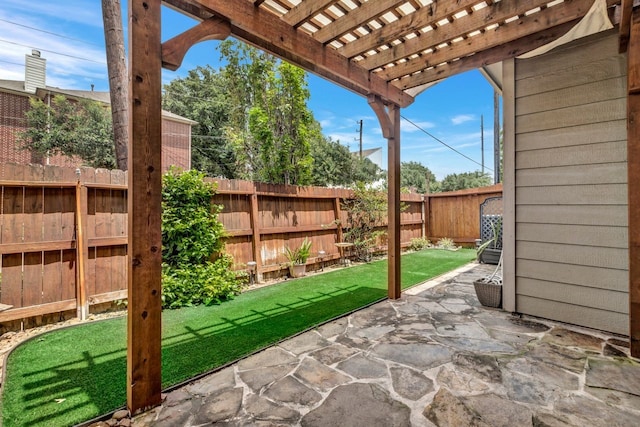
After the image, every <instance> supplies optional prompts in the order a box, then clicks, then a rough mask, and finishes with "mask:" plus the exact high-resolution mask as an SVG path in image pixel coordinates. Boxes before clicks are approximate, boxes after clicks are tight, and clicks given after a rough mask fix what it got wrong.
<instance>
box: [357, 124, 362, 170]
mask: <svg viewBox="0 0 640 427" xmlns="http://www.w3.org/2000/svg"><path fill="white" fill-rule="evenodd" d="M358 123H359V124H360V160H362V119H360V121H359V122H358Z"/></svg>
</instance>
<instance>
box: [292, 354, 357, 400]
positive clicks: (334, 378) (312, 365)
mask: <svg viewBox="0 0 640 427" xmlns="http://www.w3.org/2000/svg"><path fill="white" fill-rule="evenodd" d="M294 375H295V376H296V377H297V378H298V379H301V380H302V381H303V382H305V383H306V384H307V385H310V386H311V387H313V388H315V389H317V390H320V391H323V392H324V391H329V390H331V389H332V388H335V387H336V386H339V385H341V384H344V383H346V382H348V381H349V380H350V378H349V377H347V376H346V375H344V374H341V373H340V372H338V371H336V370H335V369H331V368H329V367H327V366H325V365H323V364H322V363H320V362H318V361H317V360H315V359H312V358H310V357H305V358H304V360H303V361H302V362H300V366H298V369H296V371H295V373H294Z"/></svg>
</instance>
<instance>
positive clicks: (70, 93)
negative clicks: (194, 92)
mask: <svg viewBox="0 0 640 427" xmlns="http://www.w3.org/2000/svg"><path fill="white" fill-rule="evenodd" d="M3 89H4V90H8V91H10V92H14V93H16V94H19V95H25V96H33V95H34V94H32V93H29V92H27V91H25V89H24V81H23V80H0V90H3ZM48 93H52V94H59V95H64V96H67V97H72V98H77V99H81V98H82V99H90V100H92V101H97V102H102V103H103V104H111V98H110V94H109V92H103V91H93V90H75V89H60V88H58V87H52V86H47V87H45V88H39V89H38V90H37V91H36V93H35V94H36V95H37V96H38V97H40V98H44V97H45V95H47V94H48ZM162 117H164V118H165V119H168V120H172V121H174V122H180V123H186V124H190V125H192V126H193V125H196V124H198V122H196V121H193V120H191V119H188V118H186V117H182V116H179V115H177V114H174V113H171V112H169V111H165V110H162Z"/></svg>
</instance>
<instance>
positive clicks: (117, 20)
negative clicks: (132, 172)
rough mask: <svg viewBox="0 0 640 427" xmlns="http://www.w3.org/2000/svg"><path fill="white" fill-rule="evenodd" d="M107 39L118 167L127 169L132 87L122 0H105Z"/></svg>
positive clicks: (104, 12) (104, 14)
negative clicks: (129, 104) (130, 87)
mask: <svg viewBox="0 0 640 427" xmlns="http://www.w3.org/2000/svg"><path fill="white" fill-rule="evenodd" d="M102 19H103V21H104V39H105V45H106V50H107V72H108V74H109V92H110V94H111V115H112V123H113V140H114V142H115V151H116V163H117V166H118V169H122V170H127V159H128V155H129V153H128V148H127V147H128V140H129V136H128V130H127V129H128V126H129V114H128V111H129V109H128V105H127V103H128V95H127V93H128V90H127V82H128V78H127V64H126V56H125V50H124V35H123V31H122V13H121V8H120V0H102Z"/></svg>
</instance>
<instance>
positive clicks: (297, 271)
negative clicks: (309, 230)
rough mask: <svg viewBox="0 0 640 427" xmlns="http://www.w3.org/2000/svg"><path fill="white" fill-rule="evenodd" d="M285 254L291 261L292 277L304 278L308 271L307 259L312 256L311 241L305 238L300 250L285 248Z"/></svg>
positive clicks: (290, 271) (290, 270)
mask: <svg viewBox="0 0 640 427" xmlns="http://www.w3.org/2000/svg"><path fill="white" fill-rule="evenodd" d="M284 254H285V256H286V257H287V259H288V260H289V274H290V275H291V277H302V276H304V274H305V271H306V262H307V258H309V255H310V254H311V241H310V240H309V239H308V238H306V237H305V238H304V241H303V242H302V244H301V245H300V246H299V247H298V248H296V249H293V250H292V249H291V248H289V247H288V246H287V247H285V248H284Z"/></svg>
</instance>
